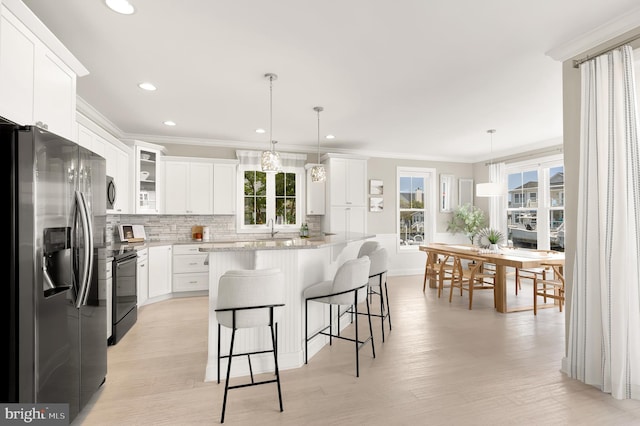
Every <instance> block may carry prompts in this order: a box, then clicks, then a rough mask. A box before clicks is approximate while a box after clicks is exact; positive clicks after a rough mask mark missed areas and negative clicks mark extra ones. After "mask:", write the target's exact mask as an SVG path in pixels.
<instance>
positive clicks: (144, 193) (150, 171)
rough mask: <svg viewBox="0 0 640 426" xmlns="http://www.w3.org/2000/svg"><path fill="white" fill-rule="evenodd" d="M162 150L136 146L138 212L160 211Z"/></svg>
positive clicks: (151, 212) (150, 212)
mask: <svg viewBox="0 0 640 426" xmlns="http://www.w3.org/2000/svg"><path fill="white" fill-rule="evenodd" d="M160 155H161V151H160V150H157V149H153V148H148V147H144V146H136V213H138V214H157V213H160V196H161V191H160V188H159V177H160V171H159V163H160V161H159V160H160Z"/></svg>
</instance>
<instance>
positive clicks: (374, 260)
mask: <svg viewBox="0 0 640 426" xmlns="http://www.w3.org/2000/svg"><path fill="white" fill-rule="evenodd" d="M367 256H368V257H369V260H370V261H371V266H370V267H369V299H371V295H377V296H378V297H380V313H379V314H371V316H372V317H378V318H380V319H381V321H380V322H381V326H382V341H383V342H384V321H385V320H388V321H389V331H391V313H390V309H389V292H388V291H387V260H388V257H389V255H388V253H387V249H385V248H384V247H378V248H377V249H376V250H374V251H372V252H370V253H369V254H368V255H367ZM360 257H362V256H360ZM383 285H384V287H383ZM360 315H366V314H365V313H364V312H360Z"/></svg>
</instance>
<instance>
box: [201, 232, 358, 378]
mask: <svg viewBox="0 0 640 426" xmlns="http://www.w3.org/2000/svg"><path fill="white" fill-rule="evenodd" d="M365 238H368V237H362V238H358V240H357V241H352V242H348V243H343V244H331V245H321V246H318V247H316V248H299V249H298V248H294V247H288V248H286V249H281V250H278V249H269V250H259V249H254V250H246V249H244V250H240V251H232V250H229V249H226V250H223V249H216V247H215V246H214V247H212V248H211V249H210V250H206V249H204V250H203V249H201V250H202V251H210V253H209V309H210V311H209V341H208V346H209V351H208V359H207V369H206V373H205V381H216V380H217V377H218V369H217V351H218V349H217V342H218V322H217V321H216V315H215V306H216V299H217V295H218V282H219V280H220V277H221V276H222V275H223V274H224V273H225V272H226V271H229V270H233V269H264V268H278V269H280V270H281V271H282V272H283V273H284V279H285V288H286V290H285V291H286V302H285V307H284V308H283V309H284V314H283V316H282V319H281V320H280V323H279V324H278V363H279V367H280V369H281V370H287V369H291V368H299V367H302V366H303V365H304V338H305V330H304V299H303V297H302V293H303V291H304V289H305V288H306V287H308V286H310V285H311V284H314V283H316V282H319V281H323V280H329V279H332V278H333V276H334V275H335V272H336V270H337V268H338V267H339V266H340V265H342V263H344V262H345V261H346V260H348V259H351V258H355V257H356V255H357V252H358V249H359V247H360V245H361V244H362V240H364V239H365ZM334 311H335V310H334ZM328 317H329V310H328V308H327V305H325V304H321V303H310V304H309V335H313V333H314V332H315V331H317V330H320V329H321V328H322V327H324V326H326V325H328V324H329V318H328ZM342 322H343V323H344V324H342V323H341V326H347V325H348V324H347V323H348V321H347V320H346V319H345V320H344V321H342ZM335 324H337V321H335V320H334V325H335ZM221 331H222V339H221V351H222V354H223V355H228V353H229V345H230V341H231V330H229V329H227V328H225V327H222V329H221ZM270 339H271V337H270V332H269V328H268V327H264V329H241V330H239V331H238V332H237V333H236V341H235V345H234V353H241V352H250V351H255V350H264V349H269V348H271V342H270ZM328 342H329V339H328V337H327V336H323V335H318V336H316V337H315V338H314V339H313V340H312V341H310V342H309V359H311V357H312V356H313V355H314V354H316V353H317V352H318V351H319V350H320V349H322V347H323V346H324V345H325V344H327V343H328ZM251 367H252V369H253V373H254V374H259V373H265V372H273V371H274V363H273V355H272V354H261V355H252V356H251ZM226 368H227V362H226V359H223V360H221V364H220V369H221V373H220V377H221V380H224V377H225V376H226ZM249 374H250V373H249V364H248V361H247V357H237V358H235V357H234V359H233V363H232V366H231V376H232V377H238V376H246V375H249Z"/></svg>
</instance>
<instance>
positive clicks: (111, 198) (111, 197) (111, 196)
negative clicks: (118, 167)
mask: <svg viewBox="0 0 640 426" xmlns="http://www.w3.org/2000/svg"><path fill="white" fill-rule="evenodd" d="M116 195H117V194H116V184H115V183H114V182H113V181H112V180H111V181H109V184H108V185H107V201H108V202H109V204H111V206H113V205H114V204H115V203H116Z"/></svg>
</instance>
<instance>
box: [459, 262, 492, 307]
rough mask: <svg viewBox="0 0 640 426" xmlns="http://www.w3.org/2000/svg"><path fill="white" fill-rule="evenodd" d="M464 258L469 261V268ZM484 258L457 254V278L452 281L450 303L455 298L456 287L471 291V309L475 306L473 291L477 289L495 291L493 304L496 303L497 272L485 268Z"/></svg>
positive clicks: (461, 290)
mask: <svg viewBox="0 0 640 426" xmlns="http://www.w3.org/2000/svg"><path fill="white" fill-rule="evenodd" d="M463 260H464V261H468V264H467V268H464V267H463V264H462V263H463ZM483 267H484V259H482V258H479V257H475V256H464V257H462V256H455V258H454V269H455V270H457V278H456V279H455V280H453V281H452V282H451V287H450V291H449V303H451V301H452V300H453V290H454V288H459V289H460V295H461V296H462V294H463V291H467V292H468V293H469V310H471V309H472V306H473V292H474V291H477V290H492V291H493V306H494V307H495V305H496V294H495V274H494V273H491V272H486V271H484V270H483Z"/></svg>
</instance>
